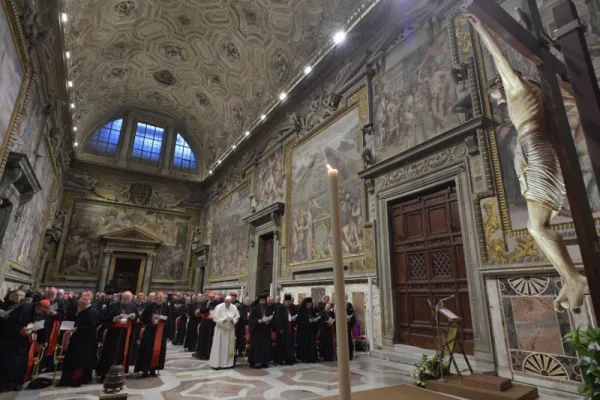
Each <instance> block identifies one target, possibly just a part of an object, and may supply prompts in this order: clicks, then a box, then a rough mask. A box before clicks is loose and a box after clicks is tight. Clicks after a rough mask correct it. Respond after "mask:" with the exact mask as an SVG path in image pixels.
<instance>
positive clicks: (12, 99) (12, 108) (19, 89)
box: [0, 0, 30, 173]
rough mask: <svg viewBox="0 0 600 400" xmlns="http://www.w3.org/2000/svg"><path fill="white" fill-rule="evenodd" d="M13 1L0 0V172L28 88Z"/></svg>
mask: <svg viewBox="0 0 600 400" xmlns="http://www.w3.org/2000/svg"><path fill="white" fill-rule="evenodd" d="M28 54H29V53H28V50H27V45H26V41H25V37H24V34H23V31H22V28H21V24H20V22H18V18H17V13H16V10H15V8H14V4H13V2H11V1H8V0H1V1H0V75H1V76H2V80H1V81H0V93H2V96H0V173H1V172H2V169H3V167H2V165H3V162H2V160H3V159H4V154H5V150H6V148H7V146H8V139H9V137H10V135H11V132H12V131H13V129H14V125H15V124H16V123H18V120H19V117H20V112H22V110H20V108H21V102H22V98H23V97H24V96H25V93H26V92H27V89H28V80H29V77H30V74H29V71H30V61H29V55H28Z"/></svg>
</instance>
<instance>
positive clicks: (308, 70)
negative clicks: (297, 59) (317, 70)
mask: <svg viewBox="0 0 600 400" xmlns="http://www.w3.org/2000/svg"><path fill="white" fill-rule="evenodd" d="M311 71H312V67H311V66H310V65H307V66H306V67H304V75H308V74H310V72H311Z"/></svg>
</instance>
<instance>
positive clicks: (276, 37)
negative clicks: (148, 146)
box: [62, 0, 361, 164]
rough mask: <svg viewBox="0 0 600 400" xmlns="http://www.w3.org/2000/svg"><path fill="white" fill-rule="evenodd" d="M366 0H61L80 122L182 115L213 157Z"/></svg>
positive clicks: (83, 128) (87, 125)
mask: <svg viewBox="0 0 600 400" xmlns="http://www.w3.org/2000/svg"><path fill="white" fill-rule="evenodd" d="M360 3H361V1H360V0H86V1H81V0H63V3H62V9H63V10H64V11H65V12H66V13H67V16H68V22H67V23H65V24H64V29H65V31H64V41H65V43H64V45H65V49H66V50H67V51H69V52H70V58H69V59H68V60H67V65H68V69H69V79H70V80H71V81H73V89H72V91H71V101H72V102H74V103H75V109H74V110H73V111H74V112H73V117H74V125H76V126H77V127H78V132H80V134H85V133H86V132H89V131H90V130H91V129H94V128H95V127H97V126H98V125H99V124H101V123H102V122H105V120H106V119H107V118H108V116H110V115H111V114H113V113H115V112H117V111H118V110H121V109H124V108H141V109H144V110H148V111H150V112H155V113H160V114H163V115H167V116H170V117H173V118H175V119H177V120H178V121H182V122H183V124H184V127H185V129H186V131H187V133H188V135H189V134H190V133H191V134H193V135H194V137H195V140H196V143H197V144H198V146H199V147H200V151H201V156H202V157H203V158H204V161H205V162H206V163H207V164H210V163H211V162H213V161H214V160H215V159H216V157H217V156H219V155H220V153H221V152H222V151H223V150H224V149H225V148H226V147H227V146H229V145H230V144H231V143H232V142H233V140H234V138H236V137H239V136H240V134H241V133H242V132H243V131H244V130H245V129H247V128H249V127H250V126H251V125H252V124H253V123H254V122H255V121H256V120H257V118H258V117H259V115H260V114H261V112H262V110H263V109H264V108H265V107H266V106H267V105H268V104H269V103H271V102H272V101H273V100H275V99H276V98H277V96H278V94H279V92H280V91H281V90H282V89H284V88H286V86H288V85H289V84H290V82H291V81H292V80H293V78H294V77H295V76H296V75H297V74H299V73H300V72H301V71H303V69H304V67H305V66H306V64H307V63H308V62H309V61H310V60H311V55H313V54H314V53H315V52H316V51H317V50H318V49H319V48H320V47H322V46H324V45H325V44H326V43H327V42H328V41H329V40H330V39H331V37H332V35H333V33H334V32H335V31H337V30H339V29H342V28H344V27H345V24H346V21H347V19H348V17H349V16H350V15H351V14H352V13H353V11H354V10H355V9H356V7H357V6H358V5H360Z"/></svg>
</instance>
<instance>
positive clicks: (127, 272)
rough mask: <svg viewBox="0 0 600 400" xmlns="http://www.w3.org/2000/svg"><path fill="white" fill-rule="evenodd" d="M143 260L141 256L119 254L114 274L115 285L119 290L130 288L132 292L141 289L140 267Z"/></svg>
mask: <svg viewBox="0 0 600 400" xmlns="http://www.w3.org/2000/svg"><path fill="white" fill-rule="evenodd" d="M141 265H142V260H141V259H139V258H125V257H119V256H117V257H116V259H115V268H114V271H113V275H112V281H113V286H114V287H115V290H116V291H117V292H124V291H126V290H129V291H130V292H132V293H138V292H139V291H141V289H142V288H141V287H140V267H141Z"/></svg>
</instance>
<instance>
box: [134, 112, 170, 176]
mask: <svg viewBox="0 0 600 400" xmlns="http://www.w3.org/2000/svg"><path fill="white" fill-rule="evenodd" d="M164 136H165V130H164V128H159V127H157V126H152V125H148V124H144V123H142V122H138V123H137V126H136V129H135V138H134V139H133V148H132V150H131V158H132V159H133V161H136V162H139V163H142V164H149V165H153V166H158V163H159V161H160V151H161V149H162V144H163V138H164Z"/></svg>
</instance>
